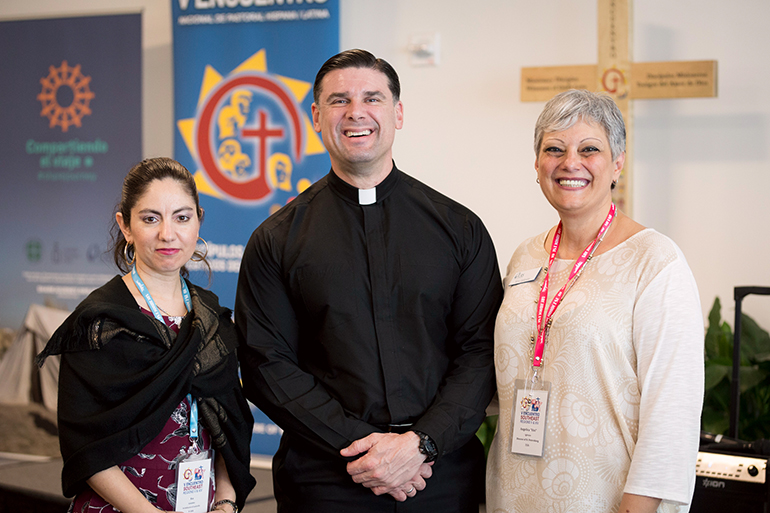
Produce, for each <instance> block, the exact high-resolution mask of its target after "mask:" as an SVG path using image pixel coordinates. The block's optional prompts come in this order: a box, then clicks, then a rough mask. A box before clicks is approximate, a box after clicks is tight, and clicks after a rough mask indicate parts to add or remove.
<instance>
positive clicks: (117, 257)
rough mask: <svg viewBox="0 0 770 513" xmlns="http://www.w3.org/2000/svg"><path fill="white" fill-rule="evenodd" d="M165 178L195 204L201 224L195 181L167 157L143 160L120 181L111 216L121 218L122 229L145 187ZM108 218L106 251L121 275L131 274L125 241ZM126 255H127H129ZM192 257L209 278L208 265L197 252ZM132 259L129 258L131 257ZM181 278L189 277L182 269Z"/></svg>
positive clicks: (188, 173)
mask: <svg viewBox="0 0 770 513" xmlns="http://www.w3.org/2000/svg"><path fill="white" fill-rule="evenodd" d="M165 178H171V179H173V180H176V181H177V182H178V183H179V184H180V185H181V186H182V187H183V188H184V190H185V191H187V193H188V194H189V195H190V197H191V198H192V199H193V200H194V201H195V212H196V214H197V215H198V220H199V221H200V222H201V223H202V222H203V209H202V208H201V206H200V202H199V200H198V188H197V187H196V186H195V178H193V176H192V174H190V172H189V171H188V170H187V168H185V167H184V166H183V165H182V164H180V163H179V162H177V161H176V160H174V159H170V158H168V157H156V158H151V159H145V160H143V161H141V162H139V163H138V164H136V165H135V166H134V167H132V168H131V170H130V171H129V172H128V174H127V175H126V178H125V179H124V180H123V189H122V191H121V194H120V203H118V206H117V207H116V208H115V213H114V214H116V213H118V212H120V213H121V214H122V215H123V222H124V223H125V224H126V226H131V209H132V208H134V206H135V205H136V203H137V201H139V198H141V197H142V195H144V193H145V192H146V191H147V188H148V187H149V186H150V184H151V183H152V182H153V181H155V180H163V179H165ZM114 214H113V216H112V228H111V229H110V237H111V239H112V241H111V243H110V248H109V250H108V252H110V253H112V259H113V261H114V262H115V265H116V266H117V267H118V269H120V271H121V272H124V273H128V272H129V271H131V267H130V266H129V262H127V261H126V253H131V250H130V249H129V250H126V245H127V242H126V238H125V237H124V236H123V232H122V231H120V226H119V225H118V221H117V219H115V215H114ZM129 256H130V255H129ZM193 256H194V257H195V256H197V257H198V258H199V259H201V261H202V262H203V263H204V265H205V266H206V268H207V269H208V273H209V276H210V275H211V266H210V265H209V263H208V261H207V260H206V256H205V255H204V254H202V253H201V252H200V251H198V250H197V249H196V250H195V252H194V253H193ZM131 259H133V258H131ZM180 272H181V274H182V276H184V277H187V275H188V274H189V273H188V271H187V269H186V268H185V267H184V266H182V269H181V270H180Z"/></svg>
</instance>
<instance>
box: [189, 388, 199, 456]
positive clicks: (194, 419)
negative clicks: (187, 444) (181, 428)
mask: <svg viewBox="0 0 770 513" xmlns="http://www.w3.org/2000/svg"><path fill="white" fill-rule="evenodd" d="M187 400H188V401H190V441H191V442H192V444H196V442H197V440H198V401H196V400H194V399H193V398H192V394H187Z"/></svg>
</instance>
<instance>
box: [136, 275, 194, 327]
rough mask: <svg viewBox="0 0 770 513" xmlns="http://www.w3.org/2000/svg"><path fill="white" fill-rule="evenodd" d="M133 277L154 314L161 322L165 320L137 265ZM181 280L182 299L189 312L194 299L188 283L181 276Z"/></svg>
mask: <svg viewBox="0 0 770 513" xmlns="http://www.w3.org/2000/svg"><path fill="white" fill-rule="evenodd" d="M131 279H133V280H134V285H136V288H137V289H139V292H140V293H141V294H142V297H144V300H145V302H146V303H147V306H149V307H150V311H152V315H153V316H155V318H156V319H158V320H159V321H160V322H163V315H162V314H161V313H160V309H159V308H158V305H157V304H155V301H154V300H153V299H152V296H151V295H150V291H149V290H147V286H146V285H145V284H144V282H143V281H142V278H140V277H139V273H138V272H136V266H134V267H133V269H131ZM179 280H180V281H181V282H182V299H183V300H184V306H185V308H187V311H188V312H189V311H190V310H192V300H191V299H190V289H188V288H187V284H186V283H185V282H184V279H183V278H182V277H181V276H180V277H179Z"/></svg>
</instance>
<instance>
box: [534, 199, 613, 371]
mask: <svg viewBox="0 0 770 513" xmlns="http://www.w3.org/2000/svg"><path fill="white" fill-rule="evenodd" d="M615 210H616V209H615V204H614V203H612V204H611V206H610V212H609V214H607V218H606V219H605V220H604V223H602V227H601V228H600V229H599V234H598V235H597V236H596V238H595V239H594V240H593V242H591V244H589V245H588V247H586V249H584V250H583V253H582V254H581V255H580V256H579V257H578V259H577V260H575V265H574V266H572V271H571V272H570V273H569V278H567V283H565V284H564V286H563V287H562V288H561V289H560V290H559V292H557V293H556V295H555V296H554V298H553V300H552V301H551V305H550V306H549V307H548V312H547V313H546V312H545V303H546V301H547V299H548V282H549V281H550V280H549V278H550V276H551V273H550V270H551V268H552V267H553V261H554V260H555V259H556V253H557V252H558V251H559V244H560V243H561V231H562V225H561V221H559V226H557V227H556V233H555V234H554V236H553V243H552V244H551V255H550V257H549V258H548V268H547V269H546V273H545V278H544V279H543V286H542V287H541V288H540V299H539V300H538V302H537V342H536V343H535V352H534V355H533V357H532V365H533V366H534V367H540V365H541V364H542V363H543V351H544V350H545V339H546V334H547V332H548V329H549V328H550V327H551V321H552V319H551V318H552V317H553V314H554V312H556V309H557V308H558V307H559V304H560V303H561V300H562V299H563V298H564V295H565V294H566V293H567V290H568V287H571V286H572V285H573V284H574V283H575V281H577V279H578V278H579V277H580V273H581V271H582V270H583V267H584V266H585V264H586V262H588V261H589V260H590V259H591V255H593V254H594V251H596V248H597V247H598V246H599V243H600V242H601V241H602V240H603V239H604V236H605V235H606V234H607V230H609V229H610V224H611V223H612V220H613V218H614V217H615ZM573 278H575V279H574V281H573ZM544 313H545V324H544V323H543V314H544Z"/></svg>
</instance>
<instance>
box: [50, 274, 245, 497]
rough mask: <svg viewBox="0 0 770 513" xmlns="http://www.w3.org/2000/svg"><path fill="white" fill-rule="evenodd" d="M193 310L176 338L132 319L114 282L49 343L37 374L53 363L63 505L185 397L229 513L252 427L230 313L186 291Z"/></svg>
mask: <svg viewBox="0 0 770 513" xmlns="http://www.w3.org/2000/svg"><path fill="white" fill-rule="evenodd" d="M188 287H189V289H190V294H191V296H192V305H193V309H192V312H191V314H188V315H187V316H185V318H184V320H183V321H182V325H181V327H180V331H179V334H178V335H175V334H174V332H173V331H171V330H170V329H168V328H167V327H166V326H165V325H164V324H163V323H162V322H160V321H158V320H157V319H155V318H154V317H151V316H149V315H146V314H144V313H142V312H141V311H140V310H139V308H138V305H137V304H136V301H135V300H134V298H133V296H132V295H131V292H130V291H129V290H128V288H127V287H126V285H125V283H124V282H123V280H122V278H121V277H120V276H116V277H115V278H113V279H112V280H110V281H109V282H108V283H107V284H105V285H104V286H102V287H100V288H98V289H96V290H95V291H93V292H92V293H91V294H90V295H89V296H88V297H87V298H86V299H84V300H83V302H82V303H80V305H78V307H77V308H76V309H75V311H74V312H73V313H72V314H71V315H70V316H69V317H68V318H67V320H65V321H64V323H63V324H62V325H61V326H60V327H59V329H58V330H56V332H55V333H54V334H53V336H52V337H51V340H49V342H48V345H47V346H46V347H45V349H44V350H43V352H42V353H40V355H38V364H39V365H42V364H43V360H45V358H46V357H47V356H49V355H52V354H61V355H62V359H61V367H60V371H59V406H58V419H59V443H60V446H61V453H62V458H63V459H64V468H63V469H62V489H63V492H64V495H65V496H67V497H70V496H73V495H76V494H77V493H79V492H80V491H81V490H83V489H84V488H85V487H86V480H87V479H88V478H90V477H91V476H92V475H94V474H95V473H97V472H99V471H101V470H105V469H107V468H109V467H112V466H113V465H120V464H121V463H123V462H124V461H126V460H128V459H129V458H131V457H132V456H134V455H136V454H137V453H138V452H139V451H140V450H141V449H142V448H143V447H144V446H145V445H147V443H149V442H150V441H151V440H153V439H154V438H155V437H156V436H157V435H158V434H159V433H160V431H161V430H162V429H163V426H164V425H165V424H166V421H167V420H168V419H169V417H170V416H171V413H172V412H173V411H174V409H175V408H176V407H177V405H178V404H179V403H180V402H181V401H182V399H183V398H184V397H185V396H186V395H187V394H188V393H191V394H192V396H193V397H194V398H196V399H197V400H198V408H199V414H200V421H201V423H202V424H203V425H204V426H205V427H206V429H208V430H209V432H210V434H211V437H212V442H213V445H214V448H215V449H217V450H219V451H220V452H221V454H222V456H223V458H224V460H225V463H226V465H227V471H228V474H229V475H230V480H231V481H232V484H233V486H234V487H235V490H236V493H237V500H236V502H237V503H238V507H239V508H243V505H244V502H245V500H246V496H247V495H248V493H249V492H250V491H251V489H252V488H253V487H254V485H255V480H254V478H253V477H252V476H251V473H250V471H249V459H250V452H251V451H250V448H249V443H250V440H251V433H252V425H253V422H254V419H253V417H252V416H251V412H250V410H249V407H248V404H247V403H246V400H245V399H244V396H243V393H242V390H241V385H240V381H239V379H238V362H237V357H236V347H237V338H236V333H235V327H234V325H233V323H232V320H231V317H230V310H229V309H227V308H223V307H221V306H219V300H218V298H217V296H216V295H215V294H213V293H212V292H209V291H207V290H204V289H201V288H199V287H196V286H194V285H192V284H190V283H189V282H188Z"/></svg>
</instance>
